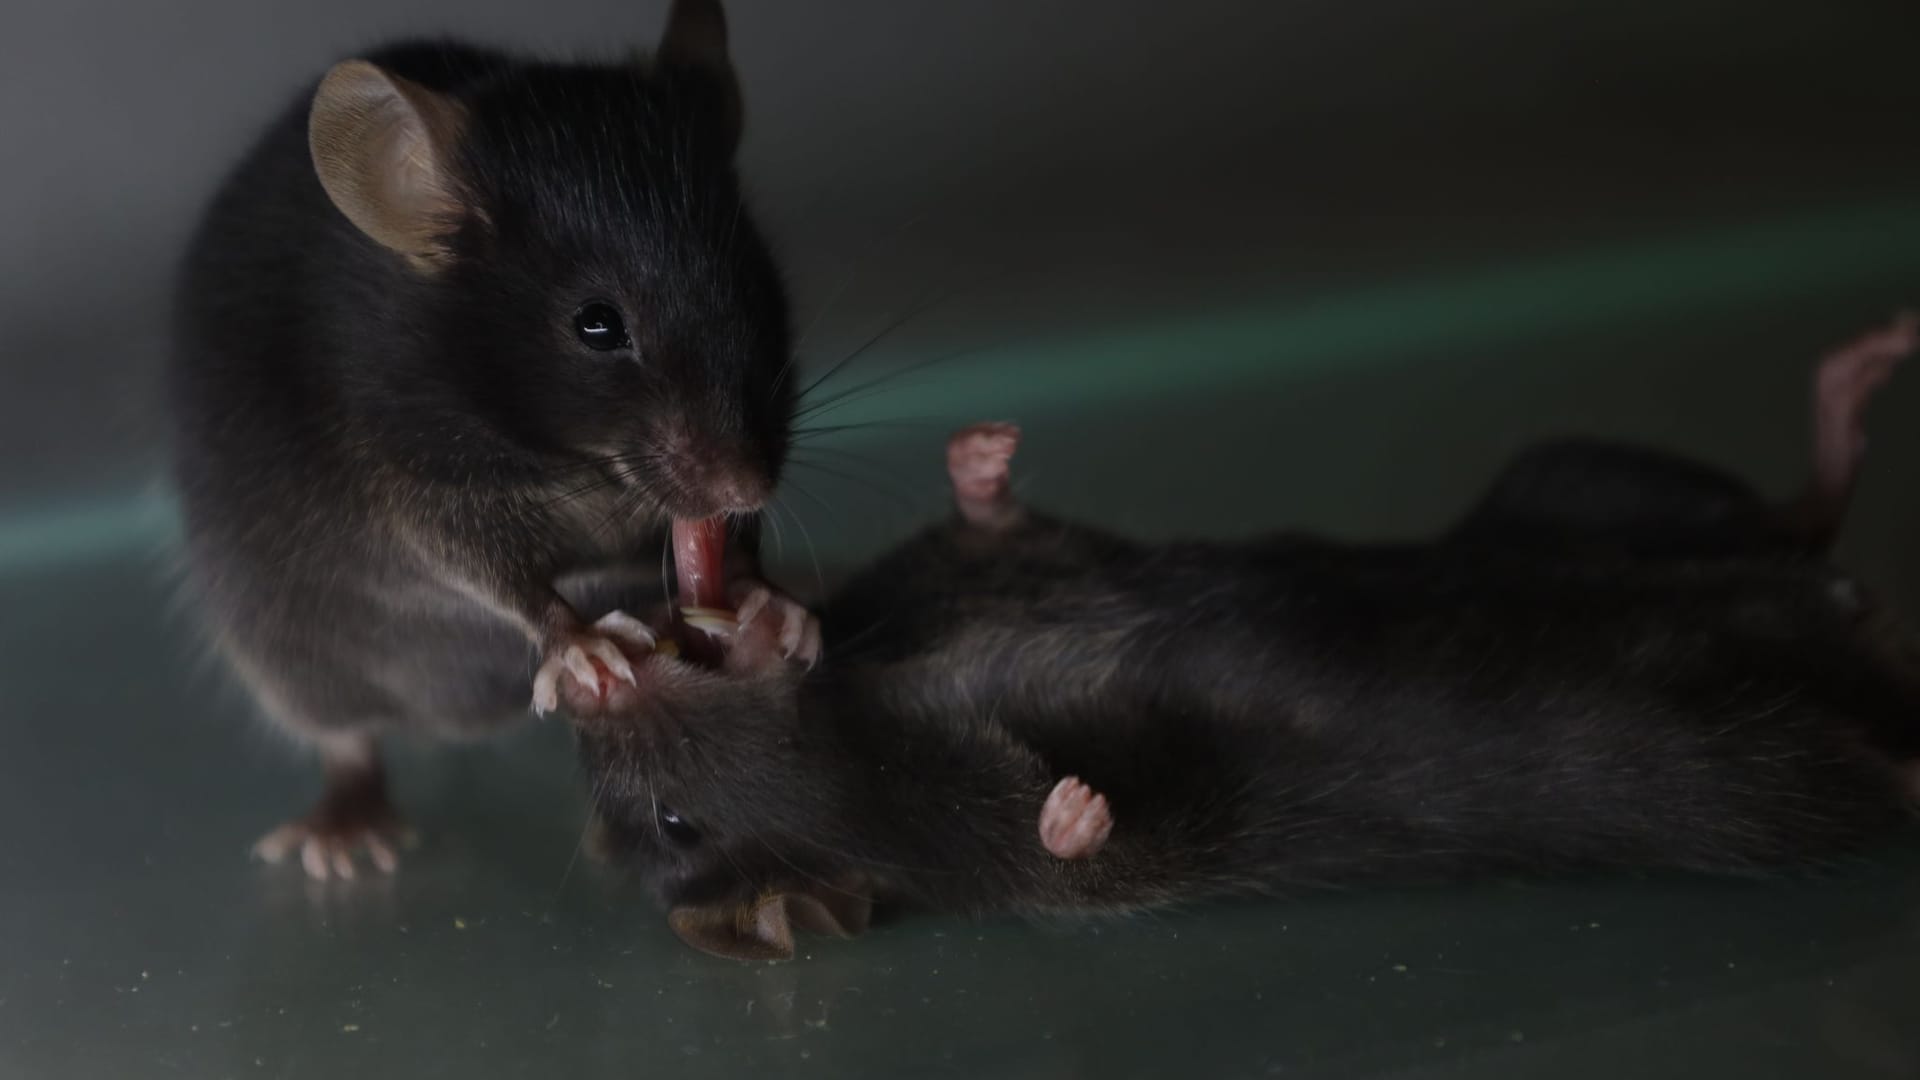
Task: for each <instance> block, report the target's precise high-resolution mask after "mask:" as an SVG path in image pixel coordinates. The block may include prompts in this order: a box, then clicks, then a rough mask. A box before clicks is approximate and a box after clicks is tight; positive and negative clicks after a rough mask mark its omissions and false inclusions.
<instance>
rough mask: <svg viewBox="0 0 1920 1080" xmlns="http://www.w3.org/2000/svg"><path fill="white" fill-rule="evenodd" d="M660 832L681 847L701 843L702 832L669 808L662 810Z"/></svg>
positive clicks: (662, 808)
mask: <svg viewBox="0 0 1920 1080" xmlns="http://www.w3.org/2000/svg"><path fill="white" fill-rule="evenodd" d="M660 831H661V832H662V833H665V834H666V837H667V839H668V840H671V841H673V842H674V844H676V845H677V846H679V847H692V846H693V845H695V844H697V843H699V842H700V830H699V829H696V828H694V827H693V826H691V825H689V824H687V819H686V818H683V817H681V816H680V815H679V814H676V813H674V812H673V810H672V809H671V808H669V807H665V806H663V807H661V808H660Z"/></svg>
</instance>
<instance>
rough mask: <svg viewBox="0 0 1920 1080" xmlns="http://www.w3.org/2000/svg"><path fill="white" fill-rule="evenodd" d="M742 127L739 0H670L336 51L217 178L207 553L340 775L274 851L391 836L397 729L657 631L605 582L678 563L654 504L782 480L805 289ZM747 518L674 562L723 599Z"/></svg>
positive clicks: (191, 353)
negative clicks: (641, 34)
mask: <svg viewBox="0 0 1920 1080" xmlns="http://www.w3.org/2000/svg"><path fill="white" fill-rule="evenodd" d="M740 130H741V110H740V101H739V91H738V86H737V83H736V80H735V78H734V75H733V71H732V68H731V65H730V64H729V62H728V58H727V29H726V23H725V19H724V17H723V15H722V13H721V11H720V8H719V6H718V5H717V4H716V3H714V2H712V0H679V2H677V3H675V5H674V7H673V9H672V11H671V14H670V15H669V17H668V21H667V26H666V30H665V33H664V34H663V36H662V39H661V42H660V46H659V49H658V51H657V52H656V53H655V54H654V55H652V56H651V57H646V56H641V57H635V58H632V59H628V60H622V61H618V62H614V63H608V64H568V63H547V62H535V61H531V60H523V59H519V58H515V57H510V56H507V55H503V54H500V53H497V52H492V51H488V50H484V49H478V48H470V47H467V46H463V45H457V44H450V43H415V44H403V45H396V46H393V47H391V48H386V49H382V50H379V51H377V52H374V53H372V54H370V55H369V57H368V58H367V59H364V60H349V61H346V62H344V63H341V64H339V65H336V66H335V67H334V68H333V69H332V70H331V71H329V72H328V73H327V75H326V77H325V78H324V79H322V80H321V81H320V83H319V84H318V87H317V88H316V89H315V90H314V91H312V93H311V96H310V98H303V100H302V101H301V102H300V103H299V104H298V105H297V106H296V107H295V108H293V109H291V110H289V111H288V112H286V113H285V114H284V115H283V116H281V118H280V119H279V120H277V121H276V122H275V123H274V124H273V125H272V126H271V127H270V128H269V129H268V131H267V132H266V134H265V135H264V137H263V138H262V139H261V141H260V142H259V143H258V145H256V146H255V147H254V148H253V149H252V151H251V152H250V153H249V154H248V156H247V157H246V158H245V160H244V161H243V162H242V163H241V164H240V166H239V167H238V168H237V170H236V171H235V172H234V173H233V175H232V176H231V177H230V178H229V179H228V180H227V182H226V184H225V186H224V187H223V188H222V189H221V191H220V193H219V195H218V196H217V197H216V199H215V200H214V202H213V205H212V207H211V208H210V209H209V211H208V213H207V216H206V219H205V221H204V222H203V223H202V225H201V227H200V229H199V231H198V233H197V235H196V237H195V239H194V242H193V246H192V249H191V251H190V253H189V255H188V258H187V262H186V265H185V267H184V271H183V275H182V279H181V284H180V293H179V304H178V307H179V312H178V333H177V341H176V345H175V349H174V360H173V365H172V370H171V375H170V384H171V386H170V389H171V397H172V404H173V412H174V416H175V421H176V423H175V428H176V431H175V440H174V441H175V444H176V445H175V451H176V461H175V474H176V478H177V486H178V489H179V492H180V496H181V501H182V504H183V508H184V512H185V519H186V533H187V542H186V562H187V576H188V579H189V586H190V588H191V591H192V592H193V593H194V594H195V597H194V598H195V599H196V600H197V601H198V602H199V603H200V606H201V607H202V608H203V609H204V610H205V613H206V615H207V620H208V623H209V624H210V627H211V630H212V636H213V638H214V640H215V643H216V644H217V646H218V648H219V650H220V652H221V653H223V654H224V656H225V657H226V659H227V660H228V661H230V663H231V666H232V668H233V669H234V670H235V672H236V673H237V674H238V676H239V677H240V679H241V680H242V681H243V682H244V683H245V684H246V686H247V687H248V689H249V690H251V691H252V694H253V696H254V698H255V699H256V700H257V702H258V703H259V705H260V706H261V707H262V708H263V710H264V711H265V712H266V713H267V714H269V715H270V716H271V718H272V719H274V720H275V721H277V722H278V725H279V726H280V727H281V728H282V729H284V730H285V731H286V732H288V733H290V734H291V735H292V736H293V737H294V738H295V739H297V740H298V741H300V742H301V743H303V744H306V745H310V746H312V747H314V748H315V749H317V750H318V752H319V754H320V757H321V761H322V763H323V765H324V768H325V771H326V777H327V785H326V790H325V794H324V795H323V796H322V798H321V801H320V804H319V805H318V807H316V808H315V809H314V811H313V812H312V813H311V814H310V815H308V816H307V817H305V818H303V819H301V820H299V821H296V822H294V823H292V824H290V825H287V826H285V827H283V828H280V829H277V830H275V831H274V832H272V833H269V834H268V835H267V836H266V837H265V838H264V839H263V840H261V842H260V843H259V845H258V846H257V847H256V852H257V853H258V854H259V855H261V856H263V857H265V858H267V859H269V860H276V861H277V860H279V859H282V858H284V857H286V856H288V855H290V854H294V853H298V855H299V859H300V862H301V863H302V864H303V865H304V866H305V868H306V870H307V871H308V872H309V873H310V874H312V875H313V876H314V877H319V878H325V877H328V876H330V875H337V876H341V877H351V876H353V874H354V865H355V858H356V856H357V855H359V854H362V853H364V854H365V855H367V856H369V857H370V858H371V859H372V861H373V862H374V863H375V864H376V865H378V866H379V867H380V868H381V869H383V870H390V869H392V868H393V866H394V863H395V861H396V858H397V856H396V852H395V848H394V840H395V839H396V837H397V836H398V835H399V833H400V828H399V819H398V816H397V815H396V814H395V812H394V809H393V807H392V805H391V803H390V802H389V800H388V796H387V790H386V785H385V781H384V778H383V774H382V770H381V766H380V760H379V756H378V753H377V745H376V740H377V739H378V738H379V737H380V736H382V735H387V734H394V733H402V734H421V735H430V736H442V737H459V736H469V735H474V734H483V733H488V732H493V731H497V730H500V729H502V728H503V727H505V726H507V725H510V724H516V723H519V722H521V721H522V720H524V719H525V717H526V715H527V706H528V699H529V695H530V694H531V695H532V697H533V704H534V705H535V707H536V708H537V709H542V710H544V709H551V708H553V707H554V705H555V701H556V699H555V690H554V684H555V681H556V679H557V677H558V675H559V672H560V671H562V670H565V671H569V672H572V673H573V676H574V678H575V679H576V680H584V681H585V682H586V683H588V684H601V683H607V682H612V681H615V680H617V679H631V678H632V672H631V670H630V669H629V668H628V666H627V662H626V660H625V659H624V657H623V653H622V652H621V650H620V649H618V648H616V647H615V642H625V643H626V644H627V645H628V646H629V647H644V646H647V645H649V644H650V643H651V642H652V641H653V640H654V637H655V635H654V633H653V632H652V631H651V630H650V629H649V628H648V627H647V626H646V625H645V624H644V623H642V622H641V621H640V620H639V619H637V618H634V617H632V616H630V615H628V614H626V613H625V612H624V611H621V610H613V608H615V607H616V605H619V604H622V603H639V602H650V601H652V600H656V599H657V598H658V597H659V595H660V594H661V586H660V584H659V581H660V574H661V564H662V559H663V555H664V552H663V541H664V539H665V536H666V534H667V532H668V530H669V522H675V523H677V524H675V525H674V526H673V527H674V529H675V531H676V532H677V533H678V534H679V536H678V540H679V542H678V543H677V544H676V547H678V548H680V549H681V550H683V551H691V552H695V553H698V552H701V551H718V550H721V549H720V547H718V546H716V545H715V544H714V543H713V542H712V535H711V534H713V533H714V532H716V531H717V530H719V529H720V528H722V524H723V522H724V520H742V519H747V518H750V517H751V513H750V512H751V511H753V510H754V509H755V508H756V507H758V506H759V505H760V504H761V503H762V501H763V500H764V499H765V498H766V497H767V495H768V494H769V492H771V491H772V490H773V488H774V485H775V483H776V481H777V480H778V478H779V475H780V471H781V467H782V464H783V462H784V461H785V459H786V455H787V448H788V443H789V437H790V431H791V428H792V423H793V413H794V401H795V392H794V389H793V386H792V384H791V382H790V381H789V380H788V378H787V376H788V375H789V374H790V372H791V349H790V341H789V325H788V322H789V319H788V305H787V299H786V294H785V291H784V288H783V286H782V284H781V281H780V277H779V274H778V272H777V270H776V267H775V265H774V261H773V257H772V255H771V254H770V253H769V251H768V249H767V246H766V244H765V243H764V242H763V241H762V239H761V237H760V234H759V232H758V230H757V229H756V228H755V226H754V224H753V220H752V218H751V216H750V215H749V214H748V213H747V211H746V210H745V208H744V207H743V205H742V199H741V193H740V186H739V182H738V179H737V177H736V175H735V170H734V164H733V158H734V150H735V146H736V144H737V143H738V141H739V138H740ZM736 539H737V540H738V542H737V543H735V544H733V545H732V546H731V549H730V550H731V551H732V552H733V553H734V556H735V562H734V565H732V566H730V567H716V566H701V567H693V568H688V567H683V568H682V570H683V574H684V572H685V571H687V570H689V569H691V570H693V571H694V573H693V574H692V576H693V577H695V578H696V579H699V580H701V581H703V582H705V583H706V584H707V585H708V586H711V587H710V588H709V589H708V595H706V596H704V597H702V598H698V602H699V603H703V604H705V605H707V606H708V607H709V608H711V607H713V606H715V605H724V604H725V603H726V602H727V601H726V596H725V593H726V589H725V586H726V585H727V581H726V580H723V579H731V580H732V583H733V584H734V585H736V586H737V585H738V584H739V583H740V582H741V581H743V580H746V579H748V578H750V577H751V576H752V575H753V574H754V573H755V572H756V571H755V567H754V564H753V559H752V551H753V547H752V535H751V531H750V530H748V531H745V532H743V534H742V535H741V536H739V537H737V538H736ZM635 582H638V583H639V585H638V586H636V585H635V584H634V583H635ZM649 582H651V583H653V584H652V585H651V587H650V588H648V587H647V584H648V583H649ZM622 595H625V596H626V597H627V598H628V599H626V600H620V599H609V597H616V598H617V597H620V596H622ZM636 595H637V596H638V597H639V598H640V599H638V600H633V599H631V598H632V597H633V596H636ZM689 599H694V598H689ZM774 606H775V608H776V609H778V610H779V611H782V612H784V613H785V615H784V617H786V618H788V619H789V620H791V621H792V623H793V625H794V626H795V627H796V628H799V627H804V625H805V622H804V620H805V612H804V611H802V610H801V609H799V608H798V607H797V605H793V604H792V603H791V602H790V601H786V600H785V599H784V598H778V597H776V598H774ZM707 614H708V616H709V617H710V618H718V616H716V615H715V614H714V613H713V612H712V611H709V612H708V613H707ZM721 621H724V620H721ZM794 637H795V640H796V641H801V640H802V639H800V638H799V636H798V634H797V633H796V634H795V635H794ZM590 657H592V658H598V662H597V663H596V662H595V661H594V660H591V659H589V658H590ZM535 667H537V668H538V670H537V672H535V671H531V670H530V669H533V668H535Z"/></svg>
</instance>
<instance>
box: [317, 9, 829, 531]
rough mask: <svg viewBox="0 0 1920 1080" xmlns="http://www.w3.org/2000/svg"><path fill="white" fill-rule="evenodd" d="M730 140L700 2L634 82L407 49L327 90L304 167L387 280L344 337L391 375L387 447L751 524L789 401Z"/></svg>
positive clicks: (775, 284)
mask: <svg viewBox="0 0 1920 1080" xmlns="http://www.w3.org/2000/svg"><path fill="white" fill-rule="evenodd" d="M740 125H741V113H740V98H739V91H738V86H737V83H736V81H735V78H734V75H733V71H732V68H731V66H730V63H729V61H728V58H727V31H726V23H725V20H724V17H723V16H722V14H721V11H720V8H719V5H718V4H717V3H714V2H713V0H677V2H676V3H675V4H674V7H673V10H672V13H671V15H670V16H669V19H668V24H667V28H666V32H665V35H664V37H663V38H662V41H661V44H660V47H659V49H658V51H657V52H656V53H655V54H654V55H653V56H652V57H650V58H645V57H643V58H639V59H634V60H631V61H627V62H621V63H615V64H603V65H591V64H547V63H518V62H508V61H506V60H504V59H499V58H493V57H487V56H483V55H480V54H474V53H470V52H464V51H462V52H458V53H456V52H453V51H449V50H445V49H440V48H438V47H435V46H420V47H414V48H411V49H402V50H395V51H394V52H392V53H388V54H382V56H381V59H380V62H378V63H376V62H370V61H366V60H350V61H347V62H345V63H342V64H339V65H338V66H336V67H334V68H333V69H332V70H331V71H330V72H329V73H328V74H327V76H326V78H325V79H324V80H323V81H322V82H321V84H320V86H319V89H318V90H317V92H316V93H315V96H314V100H313V105H312V110H311V113H310V117H309V125H308V132H309V142H310V145H311V150H312V157H313V163H314V167H315V169H316V171H317V172H318V175H319V179H320V182H321V186H322V187H323V188H324V189H325V191H326V193H327V195H328V197H329V198H330V199H331V200H332V202H333V204H334V205H335V206H336V207H337V208H338V209H339V210H340V212H341V213H342V214H343V215H344V217H345V218H346V220H347V221H348V222H351V223H352V225H353V226H354V227H356V228H357V229H358V230H359V231H360V232H361V233H363V234H365V236H367V237H368V238H370V239H371V240H372V241H374V242H375V243H376V244H377V245H378V246H379V248H382V249H385V252H384V255H382V256H381V257H384V258H388V259H391V260H393V262H394V264H395V265H396V266H397V267H400V268H401V271H402V272H401V273H400V274H399V276H398V280H399V282H400V284H399V285H398V286H397V290H398V295H396V296H393V297H388V298H384V299H383V300H382V302H381V303H379V304H376V305H372V306H375V307H379V308H381V309H382V310H383V311H389V313H388V314H385V315H382V316H380V318H379V320H377V321H376V320H375V319H374V317H373V316H371V315H370V316H369V319H370V322H373V323H374V324H373V325H369V326H368V327H367V328H366V332H367V333H369V334H378V335H380V336H381V338H382V340H381V341H380V342H379V343H378V344H379V346H380V347H381V348H382V349H384V350H385V351H386V352H387V353H389V354H392V355H391V358H392V367H393V370H391V371H386V372H379V373H375V375H374V377H376V378H383V379H385V380H386V383H387V385H388V389H389V390H390V391H393V390H397V391H398V392H397V393H393V392H389V393H387V394H384V395H382V396H383V398H384V399H386V400H397V401H401V402H403V403H412V405H411V407H413V408H415V409H416V410H417V411H418V413H419V415H415V416H411V417H408V418H406V421H405V422H403V423H399V424H394V425H389V426H390V427H393V428H396V429H404V430H408V431H417V432H420V434H419V435H418V436H416V437H417V438H420V439H422V440H452V439H459V440H463V441H464V444H465V446H466V448H467V450H468V451H469V452H466V453H463V454H462V455H461V457H462V459H463V460H464V461H465V462H467V463H469V464H470V463H471V462H473V461H474V460H475V459H476V458H475V454H474V453H473V451H487V452H489V458H490V460H495V461H497V462H498V464H499V465H500V466H501V467H503V468H505V467H509V466H510V464H511V463H513V462H522V463H526V464H533V463H536V462H537V463H539V464H541V465H542V466H543V467H544V471H543V472H541V473H540V474H539V475H541V476H546V475H549V474H550V475H551V476H552V484H553V486H555V487H557V488H564V489H568V490H572V489H578V488H581V487H582V486H583V485H589V484H592V483H594V482H596V481H597V482H600V483H601V485H602V486H603V488H605V489H612V490H618V491H620V492H622V493H623V495H624V496H625V504H624V505H625V506H626V508H627V509H628V510H629V511H631V512H632V513H633V514H634V515H636V516H647V517H651V518H659V517H662V516H674V517H705V516H708V515H712V514H716V513H720V512H724V511H729V510H749V509H752V508H755V507H757V506H758V505H759V504H760V503H761V502H762V501H763V500H764V499H765V497H766V496H767V495H768V493H769V492H770V491H771V490H772V487H773V485H774V483H775V481H776V480H777V478H778V472H779V470H780V467H781V464H782V462H783V461H784V459H785V456H786V449H787V444H788V437H789V429H790V426H791V422H792V412H793V402H794V391H793V388H792V386H791V380H790V379H787V378H786V377H785V376H786V375H787V364H788V359H789V354H790V341H789V325H788V308H787V299H786V294H785V290H784V287H783V285H782V283H781V280H780V277H779V274H778V272H777V270H776V267H775V265H774V262H773V258H772V256H771V254H770V253H769V251H768V249H767V246H766V244H765V242H764V241H763V240H762V238H761V235H760V233H759V232H758V230H757V229H756V228H755V226H754V224H753V221H752V220H751V218H750V216H749V215H748V213H747V212H746V210H745V209H744V207H743V205H742V197H741V192H740V187H739V183H738V179H737V177H736V174H735V169H734V162H733V159H734V151H735V147H736V146H737V144H738V141H739V138H740ZM383 287H384V286H383ZM394 407H397V408H404V407H408V406H407V405H405V404H403V405H399V406H394ZM455 417H458V418H459V419H460V422H461V423H462V424H467V425H470V424H472V423H476V422H477V423H478V424H479V429H478V430H474V429H473V428H472V427H471V426H455V424H454V422H453V418H455ZM420 449H421V453H420V454H419V455H412V454H410V455H409V456H410V458H412V457H415V456H423V457H424V456H430V455H431V450H430V448H428V447H422V448H420Z"/></svg>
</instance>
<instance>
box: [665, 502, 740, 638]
mask: <svg viewBox="0 0 1920 1080" xmlns="http://www.w3.org/2000/svg"><path fill="white" fill-rule="evenodd" d="M726 559H727V522H726V519H725V518H721V517H710V518H696V519H686V518H677V519H675V520H674V523H673V569H674V575H675V577H677V578H678V579H679V584H680V611H679V618H678V620H677V621H678V622H680V623H681V624H683V625H685V626H686V627H689V628H692V629H695V630H701V631H705V633H700V634H683V635H680V636H681V637H683V638H685V639H686V640H685V641H684V644H685V645H686V646H687V647H688V648H689V649H690V650H691V655H690V659H693V660H696V661H701V662H709V663H711V662H717V661H718V660H719V653H718V648H717V646H716V645H714V644H713V642H712V639H711V637H710V636H709V635H711V634H714V633H721V634H724V633H727V632H730V631H731V630H732V629H733V625H734V624H733V612H732V611H731V610H730V609H729V608H728V605H727V581H726V565H725V564H726Z"/></svg>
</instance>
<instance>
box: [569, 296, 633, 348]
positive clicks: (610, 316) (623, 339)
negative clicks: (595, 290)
mask: <svg viewBox="0 0 1920 1080" xmlns="http://www.w3.org/2000/svg"><path fill="white" fill-rule="evenodd" d="M573 334H574V336H575V337H577V338H579V339H580V344H582V345H585V346H586V347H587V348H589V349H597V350H599V351H600V352H611V351H613V350H614V349H623V348H626V347H627V346H628V345H630V344H632V341H631V339H629V338H628V337H627V324H626V323H625V322H624V321H622V320H621V318H620V309H619V308H616V307H614V306H613V305H612V304H609V303H607V302H606V301H605V300H589V301H587V302H586V303H584V304H582V305H580V310H579V311H576V312H574V313H573Z"/></svg>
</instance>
